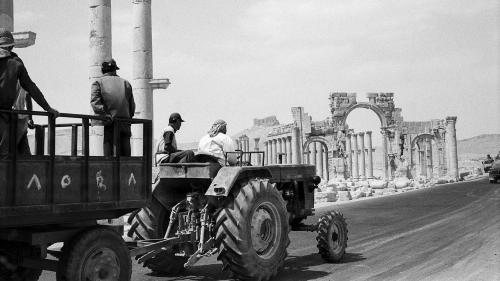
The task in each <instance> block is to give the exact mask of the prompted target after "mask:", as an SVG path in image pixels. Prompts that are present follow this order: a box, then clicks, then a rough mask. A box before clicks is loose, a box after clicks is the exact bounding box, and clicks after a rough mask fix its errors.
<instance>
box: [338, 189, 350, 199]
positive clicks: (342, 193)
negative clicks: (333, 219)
mask: <svg viewBox="0 0 500 281" xmlns="http://www.w3.org/2000/svg"><path fill="white" fill-rule="evenodd" d="M337 195H338V201H349V200H352V196H351V192H349V191H339V192H338V193H337Z"/></svg>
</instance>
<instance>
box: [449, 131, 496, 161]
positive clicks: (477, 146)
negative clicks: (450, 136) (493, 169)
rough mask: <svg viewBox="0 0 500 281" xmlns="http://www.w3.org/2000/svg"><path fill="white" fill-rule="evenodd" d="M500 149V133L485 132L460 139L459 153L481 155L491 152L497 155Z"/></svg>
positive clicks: (461, 154)
mask: <svg viewBox="0 0 500 281" xmlns="http://www.w3.org/2000/svg"><path fill="white" fill-rule="evenodd" d="M498 151H500V134H484V135H479V136H475V137H472V138H468V139H463V140H459V141H458V154H459V155H460V156H463V155H470V156H472V155H477V156H480V157H484V156H486V154H491V156H493V157H494V156H495V155H496V154H497V153H498Z"/></svg>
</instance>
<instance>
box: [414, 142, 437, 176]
mask: <svg viewBox="0 0 500 281" xmlns="http://www.w3.org/2000/svg"><path fill="white" fill-rule="evenodd" d="M419 148H420V149H419V150H418V161H419V171H418V174H419V175H421V176H424V177H428V178H432V177H433V174H434V171H433V165H434V164H433V161H432V140H431V139H430V138H426V139H424V140H422V142H421V143H420V145H419Z"/></svg>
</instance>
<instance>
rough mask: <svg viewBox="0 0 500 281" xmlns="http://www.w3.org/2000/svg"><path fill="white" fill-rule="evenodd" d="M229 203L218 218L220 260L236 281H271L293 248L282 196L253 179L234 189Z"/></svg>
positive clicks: (260, 180)
mask: <svg viewBox="0 0 500 281" xmlns="http://www.w3.org/2000/svg"><path fill="white" fill-rule="evenodd" d="M231 198H234V199H233V200H231ZM228 200H229V201H228V203H227V204H226V206H225V207H224V208H223V209H222V210H221V212H220V213H219V215H218V216H217V222H216V228H215V229H216V231H217V233H216V245H217V246H219V256H218V259H219V260H221V261H222V264H223V268H224V269H229V270H231V271H232V273H233V277H235V278H236V279H240V280H269V279H271V278H272V277H273V276H275V275H276V274H277V273H278V271H279V270H280V269H281V268H282V267H283V265H284V261H285V258H286V256H287V247H288V245H289V244H290V239H289V238H288V233H289V231H290V226H289V224H288V222H289V221H288V212H287V210H286V203H285V201H284V200H283V197H282V195H281V192H279V191H278V190H277V189H276V188H275V186H274V184H271V183H269V181H268V180H267V179H250V180H249V181H248V182H246V183H243V184H241V185H240V186H239V187H238V186H235V187H233V190H232V192H231V195H230V197H228Z"/></svg>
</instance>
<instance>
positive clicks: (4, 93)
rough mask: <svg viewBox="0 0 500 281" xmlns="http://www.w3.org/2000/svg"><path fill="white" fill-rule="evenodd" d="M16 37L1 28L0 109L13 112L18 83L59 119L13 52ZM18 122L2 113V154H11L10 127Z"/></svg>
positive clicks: (0, 129) (0, 123)
mask: <svg viewBox="0 0 500 281" xmlns="http://www.w3.org/2000/svg"><path fill="white" fill-rule="evenodd" d="M14 44H15V43H14V37H13V36H12V33H11V32H10V31H8V30H7V29H4V28H0V109H1V110H11V109H12V107H13V106H14V103H15V102H16V100H17V98H18V89H17V83H18V82H19V84H20V85H21V87H22V88H23V89H24V90H26V91H27V92H28V94H29V95H30V96H31V98H33V99H34V100H35V101H36V102H37V103H38V104H39V105H40V106H41V107H42V108H43V109H44V110H46V111H47V112H49V113H51V115H52V116H53V117H57V116H58V115H59V112H58V111H57V110H55V109H53V108H51V107H50V106H49V104H48V103H47V101H46V100H45V97H44V96H43V94H42V92H41V91H40V89H38V87H37V86H36V84H35V83H34V82H33V81H32V80H31V78H30V76H29V75H28V71H27V70H26V67H25V66H24V63H23V61H22V60H21V59H20V58H19V57H18V56H17V55H16V54H14V53H13V52H12V48H13V47H14ZM12 122H17V117H15V116H14V119H13V120H10V118H9V114H6V113H0V154H8V153H9V136H10V125H9V124H12Z"/></svg>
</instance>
